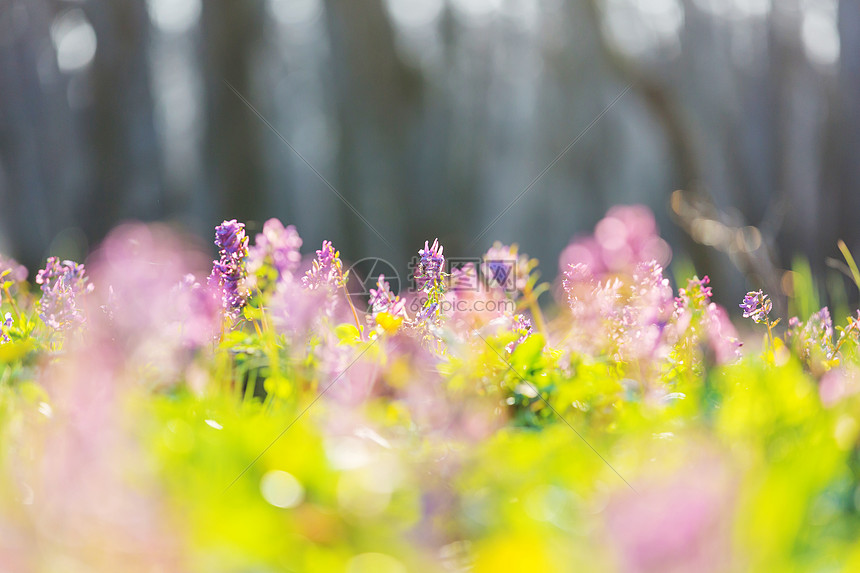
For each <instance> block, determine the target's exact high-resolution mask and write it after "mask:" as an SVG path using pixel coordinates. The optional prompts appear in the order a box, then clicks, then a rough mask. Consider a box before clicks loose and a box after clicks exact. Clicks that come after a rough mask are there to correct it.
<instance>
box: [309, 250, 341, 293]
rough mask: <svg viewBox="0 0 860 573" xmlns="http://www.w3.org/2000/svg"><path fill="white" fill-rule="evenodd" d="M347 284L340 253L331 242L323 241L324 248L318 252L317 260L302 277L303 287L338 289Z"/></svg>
mask: <svg viewBox="0 0 860 573" xmlns="http://www.w3.org/2000/svg"><path fill="white" fill-rule="evenodd" d="M345 284H346V276H345V275H344V273H343V261H341V260H340V252H338V251H336V250H335V248H334V247H333V246H332V244H331V241H323V242H322V248H321V249H319V250H318V251H317V258H316V259H315V260H314V262H313V263H312V264H311V268H310V270H308V272H306V273H305V276H304V277H302V286H304V287H305V288H308V289H311V290H316V289H318V288H321V287H330V288H332V289H338V288H340V287H342V286H344V285H345Z"/></svg>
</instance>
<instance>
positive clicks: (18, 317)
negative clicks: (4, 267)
mask: <svg viewBox="0 0 860 573" xmlns="http://www.w3.org/2000/svg"><path fill="white" fill-rule="evenodd" d="M3 292H5V293H6V298H8V299H9V304H10V305H12V312H13V313H14V314H15V322H16V323H18V324H21V311H20V310H18V305H17V304H16V303H15V299H14V298H13V297H12V293H10V292H9V286H8V285H5V284H4V285H3Z"/></svg>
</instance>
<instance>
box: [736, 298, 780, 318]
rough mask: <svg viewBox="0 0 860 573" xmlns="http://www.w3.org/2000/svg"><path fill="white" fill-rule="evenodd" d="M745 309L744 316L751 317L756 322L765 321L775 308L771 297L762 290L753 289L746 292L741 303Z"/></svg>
mask: <svg viewBox="0 0 860 573" xmlns="http://www.w3.org/2000/svg"><path fill="white" fill-rule="evenodd" d="M738 306H740V307H741V308H742V309H743V311H744V318H751V319H753V321H755V322H756V323H759V322H765V321H766V320H767V315H768V314H770V311H771V309H772V308H773V303H771V301H770V298H769V297H768V296H767V295H766V294H764V293H763V292H762V291H760V290H759V291H754V292H753V291H751V292H748V293H747V294H746V296H745V297H744V301H743V302H742V303H741V304H739V305H738Z"/></svg>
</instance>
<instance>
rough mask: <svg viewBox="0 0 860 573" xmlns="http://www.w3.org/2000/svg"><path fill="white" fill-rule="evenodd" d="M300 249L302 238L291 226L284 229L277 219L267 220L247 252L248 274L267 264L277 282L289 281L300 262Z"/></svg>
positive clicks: (252, 273) (254, 272)
mask: <svg viewBox="0 0 860 573" xmlns="http://www.w3.org/2000/svg"><path fill="white" fill-rule="evenodd" d="M301 247H302V238H301V237H300V236H299V233H298V231H296V228H295V227H294V226H293V225H290V226H288V227H284V224H283V223H281V221H280V220H279V219H274V218H273V219H269V220H268V221H266V222H265V223H264V224H263V232H262V233H260V234H258V235H257V236H256V237H255V239H254V245H253V246H252V247H251V248H250V249H249V251H248V274H249V275H250V276H253V275H255V274H256V273H257V272H258V271H259V270H260V269H261V268H262V267H263V266H264V265H266V264H269V265H271V267H272V268H273V269H274V270H275V271H276V273H277V277H276V280H277V281H285V280H289V279H291V278H292V277H293V275H294V273H295V272H296V271H297V270H298V268H299V265H300V264H301V262H302V255H301V252H300V249H301Z"/></svg>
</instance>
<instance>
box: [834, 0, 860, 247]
mask: <svg viewBox="0 0 860 573" xmlns="http://www.w3.org/2000/svg"><path fill="white" fill-rule="evenodd" d="M838 25H839V36H840V38H841V42H842V45H841V60H840V69H839V75H840V78H839V80H840V92H841V97H842V101H841V102H840V103H841V112H842V113H841V118H842V121H841V125H842V132H841V137H840V140H841V141H840V144H841V145H840V146H839V147H840V161H841V175H842V177H841V181H840V182H839V187H840V193H839V204H840V207H841V209H840V212H839V219H838V220H839V225H838V227H839V229H840V231H841V232H842V238H843V239H844V240H845V241H846V242H847V243H848V245H849V246H850V247H851V249H852V251H853V252H854V255H855V257H856V256H857V255H858V254H860V228H858V224H857V218H858V215H860V158H858V153H860V2H857V0H841V1H840V2H839V15H838Z"/></svg>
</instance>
